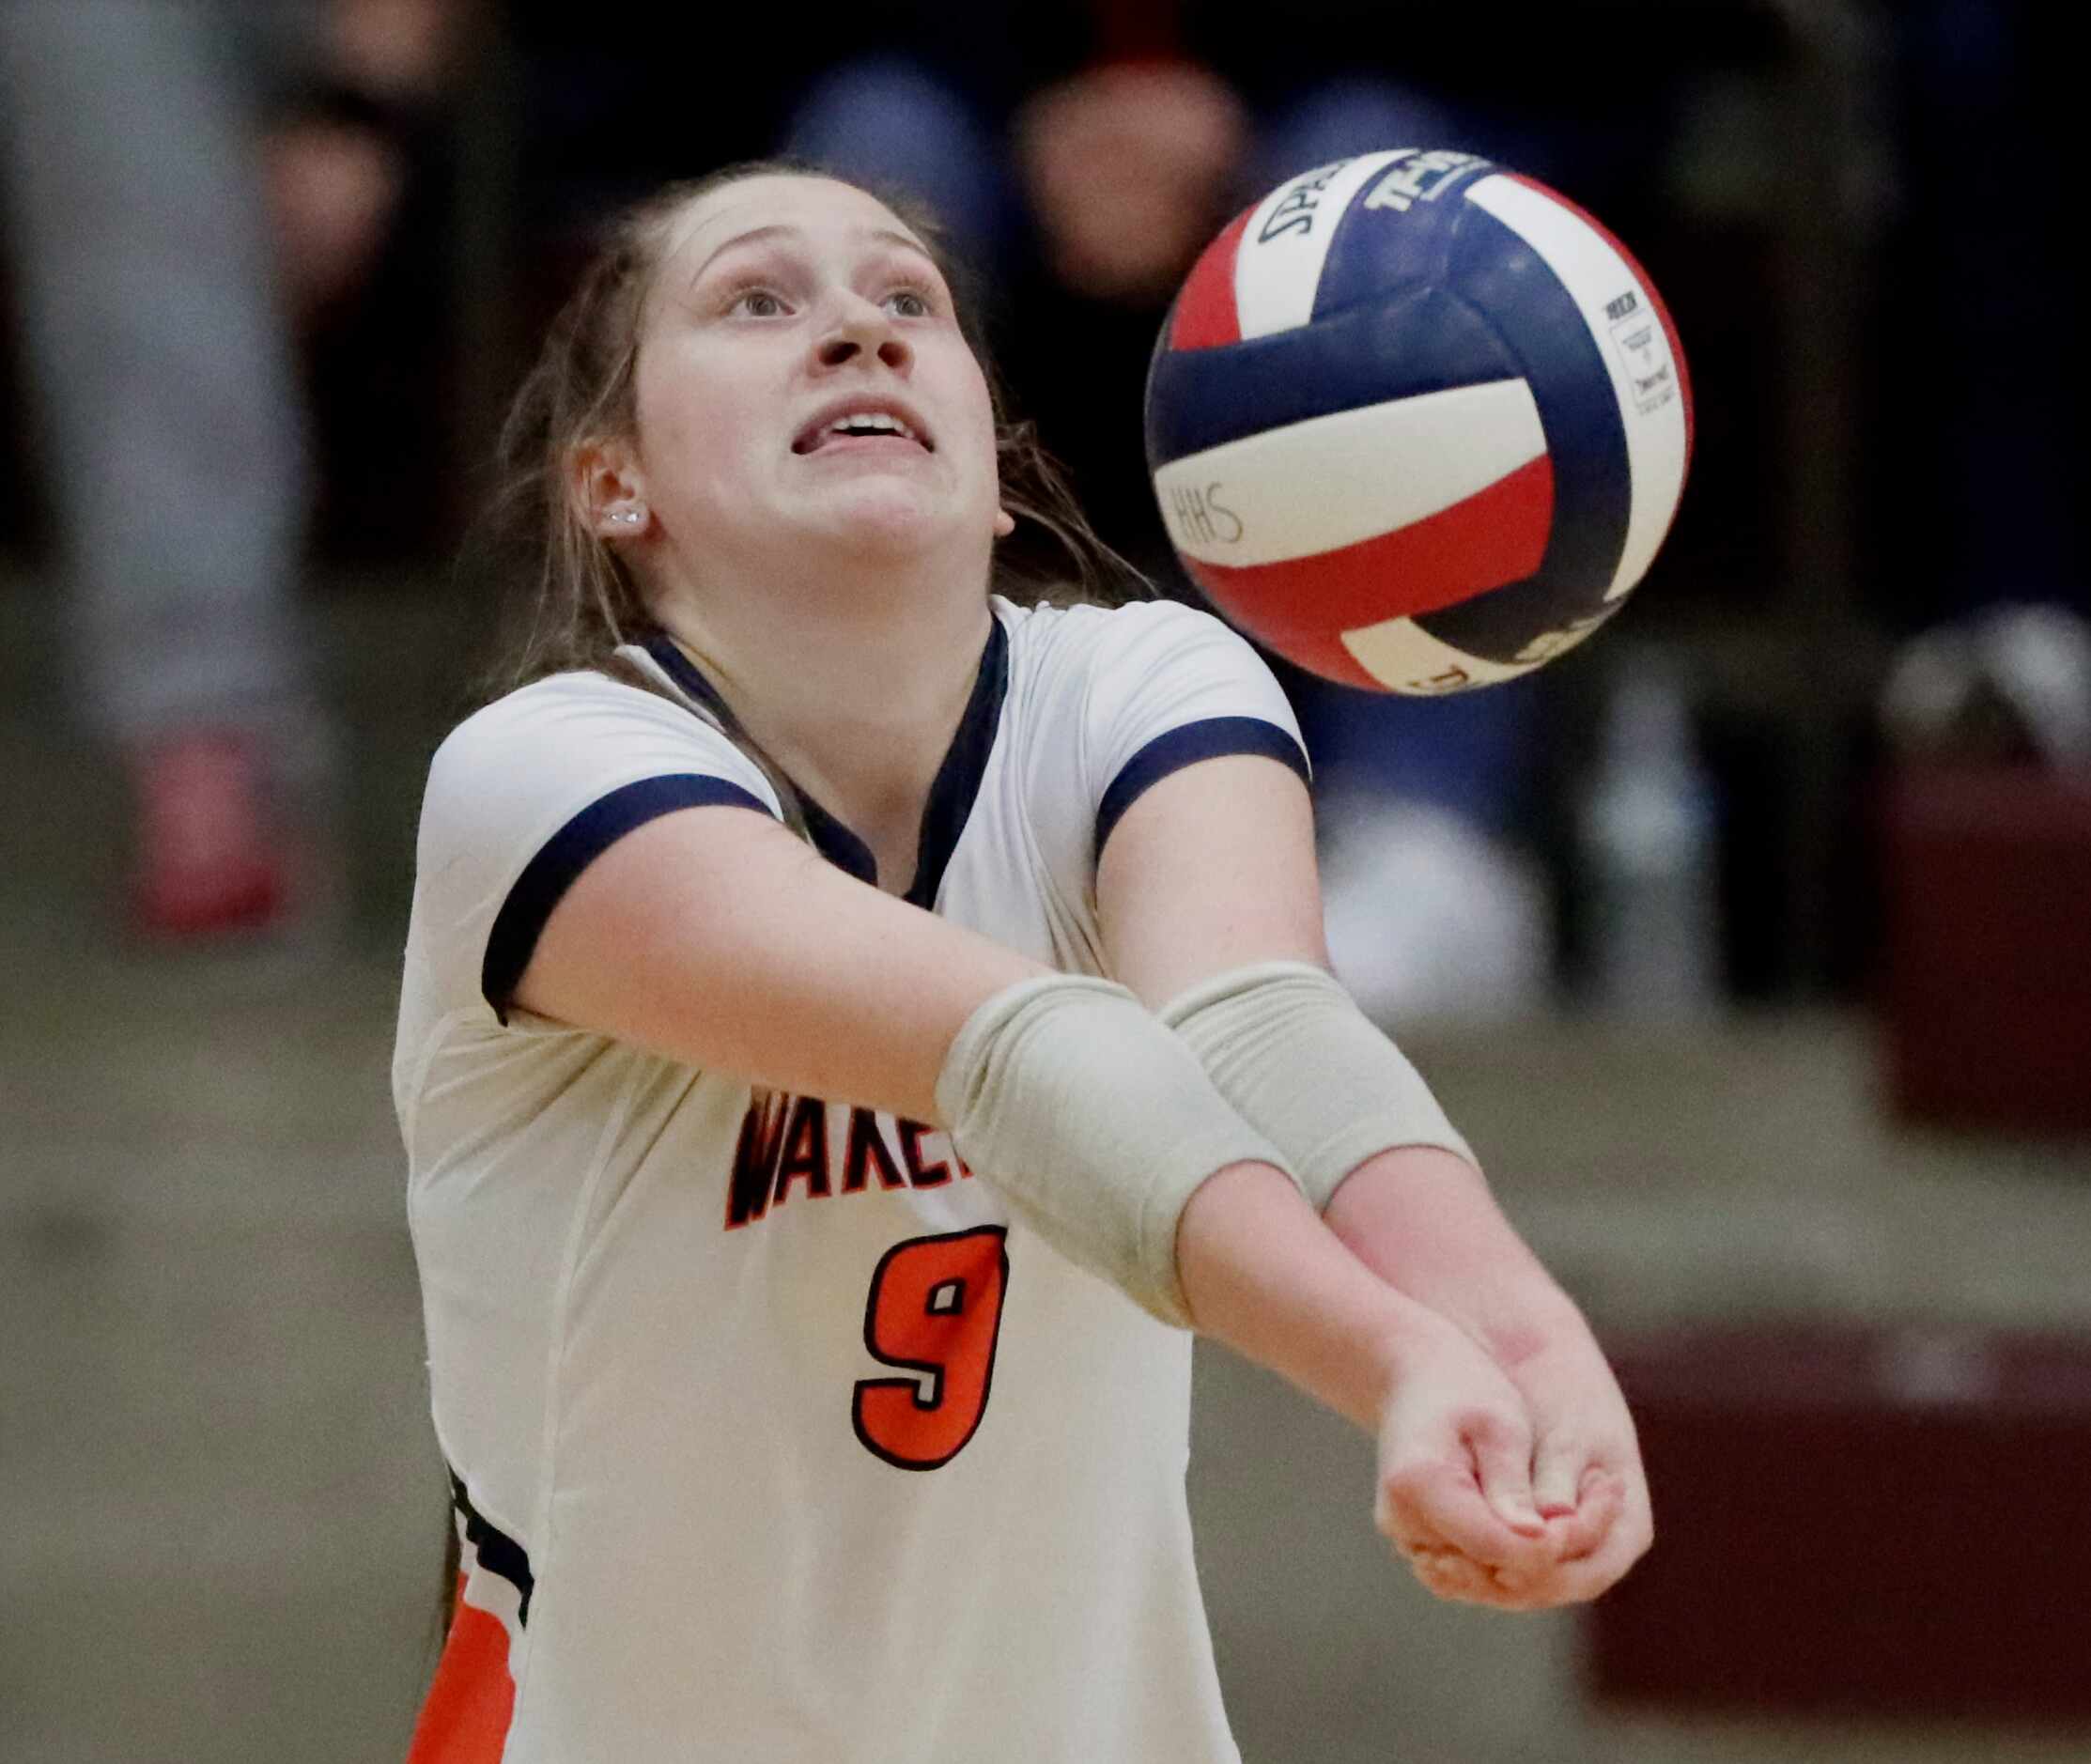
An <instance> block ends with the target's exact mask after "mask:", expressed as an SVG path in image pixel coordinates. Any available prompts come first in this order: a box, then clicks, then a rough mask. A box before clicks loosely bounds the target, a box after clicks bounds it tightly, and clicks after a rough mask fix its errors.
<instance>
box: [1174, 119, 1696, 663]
mask: <svg viewBox="0 0 2091 1764" xmlns="http://www.w3.org/2000/svg"><path fill="white" fill-rule="evenodd" d="M1146 441H1147V456H1148V464H1149V467H1150V469H1151V470H1152V472H1154V489H1155V494H1156V495H1157V497H1158V498H1159V499H1160V503H1161V511H1162V518H1163V521H1164V523H1165V524H1166V526H1167V527H1168V530H1169V539H1170V542H1171V543H1172V544H1173V546H1174V547H1175V549H1176V553H1177V556H1178V557H1179V559H1180V560H1181V561H1182V563H1183V565H1184V567H1185V570H1186V571H1187V572H1188V573H1189V574H1190V576H1191V577H1192V579H1193V580H1195V581H1196V582H1197V583H1198V584H1199V586H1200V589H1201V590H1202V591H1203V592H1204V593H1205V594H1206V596H1209V597H1210V599H1211V600H1212V602H1213V604H1214V606H1215V607H1216V610H1217V611H1219V612H1220V613H1221V614H1222V615H1223V616H1224V617H1226V618H1227V619H1229V620H1230V621H1231V623H1232V624H1234V625H1235V626H1236V627H1239V628H1240V629H1241V630H1243V631H1244V632H1246V633H1247V635H1248V636H1250V637H1252V638H1254V639H1255V640H1256V641H1257V642H1261V643H1262V644H1263V645H1264V646H1265V647H1266V648H1268V649H1270V650H1273V651H1275V652H1276V653H1277V654H1278V655H1280V656H1282V657H1284V658H1286V659H1287V660H1289V661H1292V662H1293V663H1295V664H1297V665H1298V666H1300V667H1302V668H1305V669H1307V670H1309V672H1310V673H1317V674H1320V675H1322V676H1323V677H1324V678H1326V679H1330V680H1337V681H1340V682H1342V683H1344V684H1346V685H1350V686H1356V687H1364V688H1367V689H1371V690H1375V691H1385V692H1404V693H1417V694H1434V693H1445V692H1457V691H1464V690H1467V689H1471V688H1475V687H1481V686H1490V685H1494V684H1495V683H1497V682H1499V681H1504V680H1510V679H1514V678H1515V677H1516V676H1518V675H1519V674H1522V673H1529V672H1530V671H1531V670H1532V669H1534V668H1536V667H1539V666H1540V665H1541V663H1543V662H1547V661H1550V660H1552V659H1553V658H1555V657H1557V656H1558V655H1561V654H1562V653H1564V652H1565V651H1567V650H1569V649H1572V648H1573V647H1574V646H1575V645H1576V644H1577V643H1579V642H1582V641H1583V640H1584V639H1585V638H1586V637H1588V636H1589V634H1590V633H1591V632H1592V631H1594V630H1596V629H1597V628H1598V627H1600V626H1601V625H1603V623H1604V622H1605V621H1606V620H1607V619H1609V618H1610V617H1611V616H1612V615H1613V614H1614V613H1616V612H1617V611H1619V608H1620V606H1621V605H1623V604H1624V603H1625V601H1626V598H1627V596H1629V595H1630V594H1631V593H1632V592H1633V590H1634V586H1635V585H1636V584H1637V583H1638V582H1639V581H1640V580H1641V579H1642V577H1643V576H1644V575H1645V574H1646V573H1647V570H1648V567H1649V565H1650V563H1651V562H1652V561H1653V559H1654V557H1655V554H1656V551H1657V549H1658V548H1660V546H1661V545H1662V543H1663V539H1664V536H1665V534H1667V533H1668V532H1669V529H1670V522H1671V518H1672V517H1673V516H1674V515H1675V514H1676V512H1677V504H1678V499H1679V497H1680V495H1681V493H1682V491H1683V487H1684V474H1685V467H1686V464H1687V462H1688V460H1689V458H1690V456H1691V449H1692V395H1691V388H1690V384H1689V381H1688V380H1687V379H1686V374H1685V366H1684V355H1683V351H1682V349H1681V348H1680V347H1679V343H1678V338H1677V332H1676V330H1675V328H1674V327H1673V326H1672V324H1671V322H1670V317H1669V314H1668V313H1667V312H1666V311H1665V308H1664V305H1663V302H1662V300H1661V298H1660V297H1659V296H1658V295H1657V293H1656V291H1655V286H1654V285H1653V284H1652V283H1651V282H1650V280H1649V278H1648V276H1647V275H1646V273H1644V272H1643V271H1642V270H1641V268H1640V266H1639V265H1638V264H1636V263H1635V262H1634V258H1633V256H1632V255H1630V254H1629V253H1628V251H1627V249H1626V247H1625V246H1623V245H1622V244H1620V243H1619V240H1617V239H1615V238H1613V236H1612V235H1611V234H1610V233H1609V232H1607V231H1606V230H1605V229H1604V227H1603V225H1602V224H1599V222H1598V221H1597V220H1596V219H1594V218H1593V217H1592V216H1590V215H1589V214H1587V213H1585V212H1584V210H1583V209H1579V208H1577V207H1576V206H1575V204H1574V203H1572V202H1571V201H1569V200H1568V199H1567V198H1566V197H1565V196H1562V195H1560V194H1559V193H1557V192H1555V191H1553V190H1550V189H1548V188H1547V187H1546V186H1545V185H1543V184H1541V183H1538V182H1535V181H1534V180H1533V179H1531V178H1525V177H1522V176H1520V175H1518V174H1517V173H1514V172H1509V171H1505V170H1504V169H1502V168H1501V167H1499V166H1497V165H1495V164H1493V163H1491V162H1488V161H1486V160H1482V159H1479V158H1477V157H1476V156H1475V155H1473V154H1470V153H1457V152H1451V151H1448V150H1443V149H1426V148H1420V147H1403V148H1399V149H1395V150H1392V151H1388V152H1380V153H1368V154H1364V155H1361V156H1359V157H1358V158H1355V159H1349V160H1340V161H1338V162H1336V163H1334V164H1332V165H1324V166H1321V167H1319V168H1317V169H1316V170H1313V171H1310V172H1306V173H1303V174H1301V175H1300V176H1299V177H1296V178H1290V179H1288V180H1287V181H1286V182H1285V183H1283V184H1280V185H1279V186H1278V188H1277V189H1276V190H1274V191H1272V192H1271V193H1270V194H1268V195H1267V196H1265V197H1264V198H1263V199H1262V201H1261V202H1259V203H1257V204H1256V205H1255V206H1254V207H1252V208H1250V209H1247V210H1246V211H1245V212H1243V213H1242V214H1240V215H1238V216H1237V217H1236V218H1235V219H1234V221H1233V223H1232V224H1231V225H1229V226H1228V227H1227V228H1226V230H1225V231H1223V232H1222V233H1221V234H1220V235H1219V237H1218V238H1217V239H1216V240H1214V241H1213V242H1212V243H1211V244H1210V245H1209V246H1207V247H1206V249H1205V251H1204V253H1203V254H1202V255H1200V258H1199V260H1198V262H1197V263H1196V265H1194V266H1193V268H1192V270H1191V271H1190V273H1189V275H1188V276H1187V277H1186V278H1185V282H1184V286H1182V288H1181V289H1179V290H1178V293H1177V296H1176V300H1175V302H1174V303H1173V305H1172V306H1171V307H1170V309H1169V317H1167V319H1166V320H1165V321H1164V323H1163V326H1162V333H1161V336H1160V338H1159V339H1158V340H1157V342H1156V344H1155V348H1154V359H1153V362H1152V364H1150V367H1149V370H1148V378H1147V394H1146Z"/></svg>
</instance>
